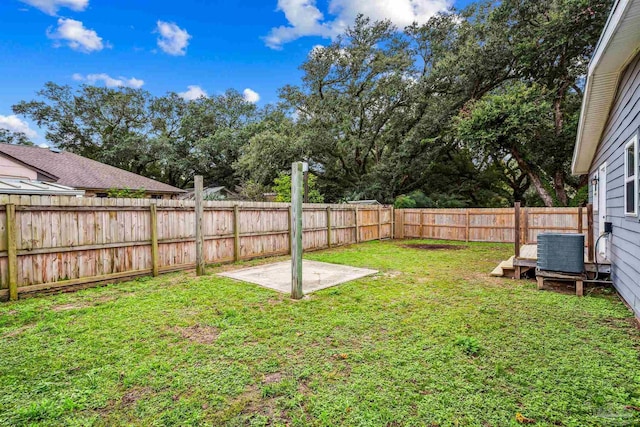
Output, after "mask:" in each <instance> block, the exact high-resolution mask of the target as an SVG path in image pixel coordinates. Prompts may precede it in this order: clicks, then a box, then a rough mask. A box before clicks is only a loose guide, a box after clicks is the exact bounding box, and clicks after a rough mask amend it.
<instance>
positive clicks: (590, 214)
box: [587, 203, 595, 262]
mask: <svg viewBox="0 0 640 427" xmlns="http://www.w3.org/2000/svg"><path fill="white" fill-rule="evenodd" d="M594 258H595V247H594V244H593V205H592V204H591V203H589V204H588V205H587V260H588V261H589V262H593V260H594Z"/></svg>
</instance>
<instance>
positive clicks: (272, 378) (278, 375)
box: [262, 372, 283, 384]
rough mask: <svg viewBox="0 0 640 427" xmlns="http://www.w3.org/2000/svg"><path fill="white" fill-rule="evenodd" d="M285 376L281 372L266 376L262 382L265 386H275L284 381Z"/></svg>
mask: <svg viewBox="0 0 640 427" xmlns="http://www.w3.org/2000/svg"><path fill="white" fill-rule="evenodd" d="M282 377H283V375H282V374H281V373H280V372H275V373H273V374H269V375H265V377H264V379H263V380H262V382H263V383H264V384H273V383H277V382H279V381H280V380H281V379H282Z"/></svg>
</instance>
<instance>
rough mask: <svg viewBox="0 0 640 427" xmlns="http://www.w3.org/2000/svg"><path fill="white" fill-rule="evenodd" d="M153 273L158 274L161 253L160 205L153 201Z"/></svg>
mask: <svg viewBox="0 0 640 427" xmlns="http://www.w3.org/2000/svg"><path fill="white" fill-rule="evenodd" d="M149 207H150V208H151V273H152V274H153V277H157V276H158V270H159V255H158V206H157V205H156V204H155V203H151V206H149Z"/></svg>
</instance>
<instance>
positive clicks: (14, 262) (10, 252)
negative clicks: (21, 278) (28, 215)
mask: <svg viewBox="0 0 640 427" xmlns="http://www.w3.org/2000/svg"><path fill="white" fill-rule="evenodd" d="M6 208H7V211H6V214H7V215H6V216H7V225H6V229H5V230H6V233H7V270H8V271H7V276H8V279H9V301H15V300H17V299H18V251H17V248H16V205H14V204H12V203H11V204H8V205H6Z"/></svg>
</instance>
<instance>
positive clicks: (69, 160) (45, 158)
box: [0, 144, 184, 193]
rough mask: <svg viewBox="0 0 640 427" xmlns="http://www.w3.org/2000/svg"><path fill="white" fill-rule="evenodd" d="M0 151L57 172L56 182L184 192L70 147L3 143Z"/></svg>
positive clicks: (40, 168) (159, 191) (96, 186)
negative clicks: (54, 147)
mask: <svg viewBox="0 0 640 427" xmlns="http://www.w3.org/2000/svg"><path fill="white" fill-rule="evenodd" d="M0 153H4V154H6V155H7V156H10V157H13V158H14V159H17V160H19V161H20V162H22V163H24V164H26V165H28V166H31V167H33V168H35V169H39V170H41V171H44V172H46V173H47V174H49V175H54V176H56V177H57V178H58V180H57V181H56V183H58V184H62V185H66V186H68V187H73V188H83V189H95V190H107V189H110V188H129V189H132V190H134V189H136V190H137V189H141V188H144V189H145V190H146V191H149V192H157V193H183V192H184V190H181V189H179V188H176V187H173V186H171V185H168V184H164V183H162V182H159V181H156V180H153V179H150V178H145V177H144V176H140V175H137V174H135V173H132V172H128V171H125V170H123V169H119V168H116V167H114V166H109V165H105V164H104V163H100V162H97V161H95V160H91V159H87V158H86V157H82V156H79V155H77V154H73V153H69V152H67V151H61V152H54V151H51V150H49V149H48V148H40V147H27V146H23V145H11V144H0Z"/></svg>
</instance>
